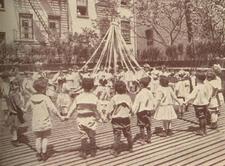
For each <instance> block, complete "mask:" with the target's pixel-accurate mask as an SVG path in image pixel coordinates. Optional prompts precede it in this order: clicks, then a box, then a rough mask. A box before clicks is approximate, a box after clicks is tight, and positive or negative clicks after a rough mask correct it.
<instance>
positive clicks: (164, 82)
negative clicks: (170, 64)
mask: <svg viewBox="0 0 225 166" xmlns="http://www.w3.org/2000/svg"><path fill="white" fill-rule="evenodd" d="M159 83H160V85H161V86H162V87H168V86H169V79H168V77H166V76H160V78H159Z"/></svg>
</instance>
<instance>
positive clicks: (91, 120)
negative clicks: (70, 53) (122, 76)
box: [1, 70, 223, 161]
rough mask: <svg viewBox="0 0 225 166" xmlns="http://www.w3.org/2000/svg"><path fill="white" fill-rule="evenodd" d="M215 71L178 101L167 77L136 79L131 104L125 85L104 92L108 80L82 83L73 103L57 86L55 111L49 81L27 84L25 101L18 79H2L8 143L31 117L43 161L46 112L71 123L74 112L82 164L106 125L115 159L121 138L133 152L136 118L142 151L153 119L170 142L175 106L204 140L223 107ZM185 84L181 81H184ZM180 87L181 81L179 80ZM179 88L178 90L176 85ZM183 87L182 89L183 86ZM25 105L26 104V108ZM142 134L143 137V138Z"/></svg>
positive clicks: (200, 76) (200, 78) (49, 125)
mask: <svg viewBox="0 0 225 166" xmlns="http://www.w3.org/2000/svg"><path fill="white" fill-rule="evenodd" d="M216 71H217V70H209V71H207V72H206V73H205V72H197V73H196V74H195V80H196V81H195V83H194V84H195V85H194V87H193V89H191V90H190V91H189V93H187V94H185V96H184V97H183V96H182V100H180V99H179V98H180V96H179V95H178V94H179V93H178V92H177V91H179V88H177V86H176V85H175V86H174V85H173V84H172V83H173V81H171V80H170V79H169V76H168V75H165V74H164V75H163V74H161V75H159V76H158V77H155V75H151V76H150V75H144V76H143V77H142V78H140V79H139V84H140V91H139V92H138V93H137V94H136V96H135V99H134V100H132V98H131V95H130V94H129V93H128V92H127V84H126V82H124V81H122V80H117V81H115V82H114V85H113V90H114V91H115V93H111V91H110V88H109V87H107V86H106V85H107V80H106V79H100V80H99V86H98V87H97V88H96V89H95V90H94V87H95V80H94V79H92V78H83V79H82V82H81V87H82V89H83V91H82V92H80V93H79V94H78V95H77V96H76V97H75V98H74V100H73V101H72V99H71V97H70V95H69V89H68V87H67V86H66V84H62V87H61V92H60V94H58V97H57V100H56V105H55V104H54V101H52V100H51V98H50V97H49V96H47V95H46V91H47V87H48V80H46V79H45V78H43V77H40V78H38V79H36V80H33V82H32V88H31V91H32V92H31V95H30V96H29V98H28V99H27V101H24V97H23V96H22V94H23V93H22V92H23V91H21V88H20V86H19V81H18V79H17V78H14V80H11V85H10V84H7V82H9V81H8V80H7V79H9V78H8V76H7V75H6V74H3V75H2V82H3V84H1V85H2V86H1V102H2V103H3V104H4V105H3V107H2V110H4V111H5V112H7V111H8V112H10V113H8V112H7V115H8V117H6V118H5V120H6V119H7V121H9V119H10V127H11V133H12V136H13V137H12V143H13V144H14V145H17V143H18V141H19V138H18V137H17V134H18V133H17V129H18V126H19V123H24V119H23V113H25V112H27V111H29V110H31V111H32V131H33V132H34V135H35V139H36V141H35V145H36V150H37V159H38V160H44V161H45V160H47V158H48V155H47V145H48V136H49V135H50V134H51V129H52V123H51V117H50V113H49V112H54V113H55V114H56V115H57V116H58V117H59V118H60V119H61V120H62V121H65V120H68V119H69V118H71V115H72V113H73V112H74V111H76V113H77V115H76V123H77V127H78V130H79V132H80V135H81V151H80V156H81V157H82V158H84V159H85V158H86V157H87V155H88V153H90V154H91V156H95V155H96V152H97V146H96V138H95V136H96V129H97V127H98V123H99V122H100V123H102V122H107V121H109V120H110V122H111V124H112V128H113V135H114V143H113V145H112V148H111V151H110V152H111V154H112V155H114V156H118V154H119V153H120V140H121V135H122V133H123V135H124V137H126V139H127V142H128V150H129V151H130V152H132V151H133V138H132V133H131V116H133V115H136V116H137V125H138V127H139V129H140V141H139V142H140V143H141V144H142V145H144V144H146V143H151V137H152V131H151V128H152V122H151V121H152V118H154V119H156V120H159V121H162V128H163V131H162V132H160V133H158V135H159V136H161V137H166V136H170V135H172V134H173V131H172V123H171V122H172V120H174V119H177V112H176V109H175V107H174V106H175V105H178V106H179V108H181V110H185V109H184V108H185V107H187V106H188V105H189V103H192V105H193V107H194V110H195V113H196V117H197V118H198V119H199V130H198V131H197V133H196V134H198V135H202V136H205V135H206V134H207V131H206V125H207V120H208V121H210V123H211V127H212V129H215V128H217V121H218V114H219V108H220V106H221V105H222V104H223V103H222V102H223V97H222V96H221V92H222V84H221V79H220V78H219V77H218V75H217V74H218V73H217V72H216ZM184 80H186V79H184ZM180 81H181V80H180ZM179 87H180V85H179ZM184 87H185V84H184ZM25 103H26V104H25ZM145 130H146V133H147V134H145Z"/></svg>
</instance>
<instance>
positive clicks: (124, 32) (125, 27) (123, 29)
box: [121, 21, 131, 44]
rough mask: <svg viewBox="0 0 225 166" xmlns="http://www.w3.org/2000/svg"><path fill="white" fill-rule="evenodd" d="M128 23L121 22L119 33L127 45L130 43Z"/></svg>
mask: <svg viewBox="0 0 225 166" xmlns="http://www.w3.org/2000/svg"><path fill="white" fill-rule="evenodd" d="M130 30H131V27H130V21H121V33H122V36H123V38H124V40H125V41H126V43H127V44H130V43H131V33H130Z"/></svg>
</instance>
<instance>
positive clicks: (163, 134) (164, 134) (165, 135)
mask: <svg viewBox="0 0 225 166" xmlns="http://www.w3.org/2000/svg"><path fill="white" fill-rule="evenodd" d="M158 136H160V137H167V133H166V131H163V132H161V133H159V134H158Z"/></svg>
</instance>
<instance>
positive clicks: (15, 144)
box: [11, 140, 20, 147]
mask: <svg viewBox="0 0 225 166" xmlns="http://www.w3.org/2000/svg"><path fill="white" fill-rule="evenodd" d="M11 144H12V145H13V146H14V147H19V146H20V144H19V141H18V140H12V141H11Z"/></svg>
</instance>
